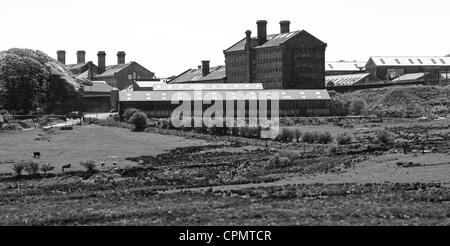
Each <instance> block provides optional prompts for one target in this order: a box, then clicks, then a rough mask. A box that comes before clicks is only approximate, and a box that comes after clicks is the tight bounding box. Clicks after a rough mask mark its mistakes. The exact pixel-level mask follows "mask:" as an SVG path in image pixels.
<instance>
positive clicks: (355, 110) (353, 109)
mask: <svg viewBox="0 0 450 246" xmlns="http://www.w3.org/2000/svg"><path fill="white" fill-rule="evenodd" d="M365 108H366V103H365V102H364V100H362V99H360V98H355V99H353V100H352V101H351V104H350V113H351V114H353V115H361V114H363V112H364V109H365Z"/></svg>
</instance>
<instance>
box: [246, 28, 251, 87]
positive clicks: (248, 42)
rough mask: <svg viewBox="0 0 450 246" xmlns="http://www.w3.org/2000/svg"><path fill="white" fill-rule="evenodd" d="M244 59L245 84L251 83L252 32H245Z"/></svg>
mask: <svg viewBox="0 0 450 246" xmlns="http://www.w3.org/2000/svg"><path fill="white" fill-rule="evenodd" d="M245 41H246V42H245V57H246V60H245V61H246V67H247V83H252V31H250V30H247V31H246V32H245Z"/></svg>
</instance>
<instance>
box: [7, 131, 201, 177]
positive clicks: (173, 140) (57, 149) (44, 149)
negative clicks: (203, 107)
mask: <svg viewBox="0 0 450 246" xmlns="http://www.w3.org/2000/svg"><path fill="white" fill-rule="evenodd" d="M38 138H40V140H37V139H38ZM204 144H206V142H205V141H203V140H195V139H189V140H188V139H185V138H179V137H175V136H164V135H158V134H151V133H146V134H143V133H136V132H132V131H130V130H128V129H122V128H112V127H111V128H110V127H100V126H96V125H88V126H84V127H75V128H74V130H73V131H61V130H60V129H59V128H54V130H52V132H50V133H46V132H45V131H43V130H39V129H35V130H29V131H21V132H18V131H15V132H0V173H9V172H12V169H11V164H12V162H14V161H18V160H32V159H33V152H41V159H39V160H35V161H37V162H38V163H51V164H52V165H53V166H55V167H56V169H55V171H57V172H60V171H61V166H63V165H66V164H72V166H73V170H74V171H76V170H81V169H82V168H81V167H80V166H79V165H78V163H79V162H81V161H87V160H93V161H96V162H98V163H102V162H104V163H105V164H106V166H105V167H106V168H108V167H111V166H112V164H113V162H116V163H117V164H119V165H122V166H126V165H131V164H135V163H132V162H129V161H126V160H125V158H128V157H134V156H139V155H157V154H161V153H163V152H164V151H167V150H170V149H174V148H179V147H187V146H197V145H204Z"/></svg>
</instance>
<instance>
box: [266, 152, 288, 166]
mask: <svg viewBox="0 0 450 246" xmlns="http://www.w3.org/2000/svg"><path fill="white" fill-rule="evenodd" d="M290 164H291V161H290V160H289V158H288V157H281V156H279V155H277V156H275V157H273V158H271V159H270V160H269V165H268V168H283V167H287V166H289V165H290Z"/></svg>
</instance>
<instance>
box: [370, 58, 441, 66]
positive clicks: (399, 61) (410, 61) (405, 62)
mask: <svg viewBox="0 0 450 246" xmlns="http://www.w3.org/2000/svg"><path fill="white" fill-rule="evenodd" d="M370 59H372V61H373V62H374V63H375V64H376V65H377V66H389V67H394V66H402V67H404V66H427V67H433V66H450V57H442V56H405V57H402V56H373V57H371V58H370Z"/></svg>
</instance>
